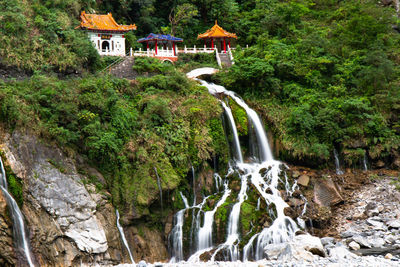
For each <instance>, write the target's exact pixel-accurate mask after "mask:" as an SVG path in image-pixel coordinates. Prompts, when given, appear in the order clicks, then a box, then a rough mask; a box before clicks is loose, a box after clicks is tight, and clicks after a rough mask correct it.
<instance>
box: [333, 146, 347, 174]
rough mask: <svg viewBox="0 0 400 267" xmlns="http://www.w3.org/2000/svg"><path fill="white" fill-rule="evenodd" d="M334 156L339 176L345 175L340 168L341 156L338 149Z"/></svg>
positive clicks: (334, 150)
mask: <svg viewBox="0 0 400 267" xmlns="http://www.w3.org/2000/svg"><path fill="white" fill-rule="evenodd" d="M333 156H334V158H335V166H336V174H337V175H343V174H344V172H343V171H342V169H341V168H340V161H339V154H338V152H337V150H336V148H334V149H333Z"/></svg>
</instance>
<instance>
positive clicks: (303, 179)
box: [297, 174, 310, 186]
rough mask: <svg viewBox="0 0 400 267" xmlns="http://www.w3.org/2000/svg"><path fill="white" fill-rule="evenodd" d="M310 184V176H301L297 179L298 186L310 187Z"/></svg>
mask: <svg viewBox="0 0 400 267" xmlns="http://www.w3.org/2000/svg"><path fill="white" fill-rule="evenodd" d="M309 182H310V177H309V176H308V175H305V174H303V175H301V176H300V177H299V178H298V179H297V184H299V185H302V186H308V183H309Z"/></svg>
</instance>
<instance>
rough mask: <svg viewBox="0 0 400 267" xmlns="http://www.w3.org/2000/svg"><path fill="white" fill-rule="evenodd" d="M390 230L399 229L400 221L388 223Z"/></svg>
mask: <svg viewBox="0 0 400 267" xmlns="http://www.w3.org/2000/svg"><path fill="white" fill-rule="evenodd" d="M386 224H387V226H388V227H389V229H392V228H394V229H399V228H400V221H399V220H392V221H389V222H387V223H386Z"/></svg>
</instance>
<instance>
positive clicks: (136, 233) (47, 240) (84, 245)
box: [0, 129, 168, 266]
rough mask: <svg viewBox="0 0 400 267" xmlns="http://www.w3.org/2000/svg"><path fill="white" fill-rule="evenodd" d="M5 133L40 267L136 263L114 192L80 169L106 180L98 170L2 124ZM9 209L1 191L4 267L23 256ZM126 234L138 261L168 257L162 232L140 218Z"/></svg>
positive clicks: (0, 261)
mask: <svg viewBox="0 0 400 267" xmlns="http://www.w3.org/2000/svg"><path fill="white" fill-rule="evenodd" d="M0 136H1V140H2V143H0V151H2V152H4V155H5V158H6V163H7V165H9V166H10V168H11V170H12V172H13V173H14V174H15V175H16V176H17V177H19V178H20V179H21V180H22V181H23V196H24V204H23V206H22V207H20V208H21V211H22V213H23V214H24V217H25V219H26V226H27V228H28V232H29V235H28V236H29V239H30V240H29V243H30V245H31V247H32V253H33V256H34V261H35V262H36V263H37V264H38V266H78V265H79V266H112V265H115V264H118V263H131V261H130V258H129V254H128V252H127V250H126V249H125V247H124V246H123V244H122V240H121V236H120V234H119V231H118V228H117V227H116V214H115V209H114V207H113V206H112V204H111V203H110V202H109V199H111V196H110V195H109V193H107V192H106V191H102V192H101V193H96V187H95V186H94V185H92V184H90V183H87V182H86V181H87V177H85V176H84V175H81V174H80V173H79V172H78V169H83V170H84V173H89V174H91V175H94V176H96V177H98V179H99V181H100V182H101V183H103V184H104V183H105V181H104V178H103V177H102V175H101V174H100V173H98V171H97V170H95V169H93V168H91V167H89V166H86V165H85V164H84V162H83V160H82V159H81V157H80V156H78V155H77V156H76V157H67V156H66V155H65V154H64V153H63V152H62V151H61V150H60V149H58V148H57V147H55V146H49V145H46V144H44V143H43V141H41V140H39V139H38V138H37V137H35V136H33V135H28V134H21V133H20V132H18V131H14V133H13V134H12V135H8V134H2V132H1V129H0ZM75 158H76V160H75ZM77 166H78V167H77ZM6 209H7V208H6V204H5V201H3V198H2V196H1V194H0V266H15V265H18V260H17V256H16V253H15V251H14V249H13V236H12V222H11V221H10V219H9V218H8V217H7V216H6V214H7V212H6V211H5V210H6ZM122 222H123V221H122V220H121V223H122ZM125 234H126V236H127V239H128V242H129V247H130V248H131V251H132V253H133V257H134V259H135V261H136V262H138V261H140V260H142V259H144V260H146V261H147V262H155V261H166V260H168V252H167V249H166V247H165V243H166V242H165V237H164V234H163V233H162V232H160V231H158V230H154V229H150V228H148V227H146V223H145V222H143V221H138V222H137V225H135V226H128V227H125Z"/></svg>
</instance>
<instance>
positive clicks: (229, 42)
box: [228, 39, 231, 48]
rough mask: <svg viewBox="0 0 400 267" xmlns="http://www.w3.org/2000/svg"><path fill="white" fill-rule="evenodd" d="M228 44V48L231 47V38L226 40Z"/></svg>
mask: <svg viewBox="0 0 400 267" xmlns="http://www.w3.org/2000/svg"><path fill="white" fill-rule="evenodd" d="M228 46H229V48H231V39H229V41H228Z"/></svg>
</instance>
